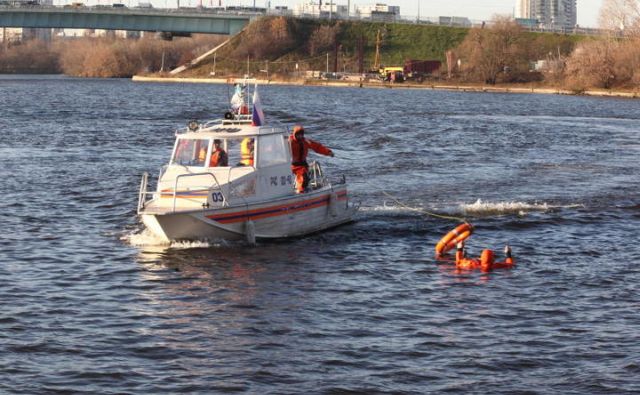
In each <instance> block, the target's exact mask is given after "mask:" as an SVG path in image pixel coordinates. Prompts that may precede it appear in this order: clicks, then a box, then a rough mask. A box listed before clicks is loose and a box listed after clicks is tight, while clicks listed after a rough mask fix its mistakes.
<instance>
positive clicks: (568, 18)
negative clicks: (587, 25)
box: [515, 0, 577, 29]
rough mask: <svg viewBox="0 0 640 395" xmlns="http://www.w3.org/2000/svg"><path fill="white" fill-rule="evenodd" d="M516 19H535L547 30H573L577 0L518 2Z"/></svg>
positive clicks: (529, 0) (526, 0)
mask: <svg viewBox="0 0 640 395" xmlns="http://www.w3.org/2000/svg"><path fill="white" fill-rule="evenodd" d="M515 17H516V18H520V19H535V20H537V21H538V24H539V25H540V26H542V27H546V28H564V29H573V27H574V26H575V25H576V21H577V13H576V0H516V14H515Z"/></svg>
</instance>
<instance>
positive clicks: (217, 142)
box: [209, 139, 229, 167]
mask: <svg viewBox="0 0 640 395" xmlns="http://www.w3.org/2000/svg"><path fill="white" fill-rule="evenodd" d="M226 166H229V156H228V155H227V144H226V141H225V140H223V139H214V140H213V147H212V148H211V157H210V158H209V167H226Z"/></svg>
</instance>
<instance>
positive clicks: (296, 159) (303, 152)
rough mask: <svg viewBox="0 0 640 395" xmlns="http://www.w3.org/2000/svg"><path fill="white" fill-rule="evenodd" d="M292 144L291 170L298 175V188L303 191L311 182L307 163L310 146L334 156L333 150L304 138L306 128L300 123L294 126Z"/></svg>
mask: <svg viewBox="0 0 640 395" xmlns="http://www.w3.org/2000/svg"><path fill="white" fill-rule="evenodd" d="M289 145H291V171H292V172H293V174H295V175H296V190H297V192H298V193H303V192H304V191H305V190H306V189H307V185H308V184H309V173H308V170H309V164H308V163H307V153H308V152H309V148H311V149H312V150H314V151H315V152H317V153H319V154H322V155H327V156H331V157H333V156H334V155H333V151H331V150H330V149H329V148H327V147H325V146H324V145H322V144H320V143H318V142H315V141H313V140H311V139H305V138H304V128H303V127H302V126H300V125H296V126H294V127H293V133H291V136H289Z"/></svg>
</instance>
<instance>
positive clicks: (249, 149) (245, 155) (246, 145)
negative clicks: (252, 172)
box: [240, 137, 254, 166]
mask: <svg viewBox="0 0 640 395" xmlns="http://www.w3.org/2000/svg"><path fill="white" fill-rule="evenodd" d="M253 148H254V143H253V139H252V138H250V137H247V138H244V139H243V140H242V142H241V143H240V165H242V166H253Z"/></svg>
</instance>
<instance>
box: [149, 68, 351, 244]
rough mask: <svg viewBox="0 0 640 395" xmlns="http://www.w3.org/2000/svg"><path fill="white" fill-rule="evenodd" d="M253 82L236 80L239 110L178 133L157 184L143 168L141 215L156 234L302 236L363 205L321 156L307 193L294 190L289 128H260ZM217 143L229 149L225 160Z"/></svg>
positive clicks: (170, 237)
mask: <svg viewBox="0 0 640 395" xmlns="http://www.w3.org/2000/svg"><path fill="white" fill-rule="evenodd" d="M248 82H249V81H248V80H244V82H243V83H242V84H241V85H238V86H237V92H236V95H234V99H233V100H235V106H234V107H235V110H234V111H230V112H228V113H227V114H225V119H221V120H216V121H209V122H206V123H203V124H199V123H197V122H190V123H189V126H188V127H187V128H186V129H184V130H179V131H177V132H176V141H175V144H174V148H173V153H172V155H171V159H170V161H169V164H168V165H165V166H163V167H162V169H161V171H160V175H159V177H158V182H157V187H156V188H155V190H153V191H148V190H147V188H148V184H149V175H148V173H144V174H143V176H142V182H141V185H140V193H139V199H138V214H139V215H140V217H141V218H142V221H143V222H144V224H145V225H146V227H147V228H148V229H149V230H150V231H151V232H152V233H154V234H155V235H156V236H158V237H159V238H161V239H163V240H165V241H174V240H204V239H206V240H216V239H227V240H233V239H246V240H247V241H249V242H251V243H253V242H255V240H256V239H273V238H285V237H296V236H303V235H306V234H309V233H314V232H319V231H322V230H325V229H329V228H332V227H335V226H338V225H341V224H345V223H347V222H350V221H352V220H353V215H354V214H355V212H356V211H357V208H358V207H357V205H354V204H352V203H351V202H350V197H349V194H348V191H347V184H346V182H345V177H344V176H342V177H339V178H338V181H337V182H332V181H330V179H329V178H328V177H327V176H326V175H325V174H324V172H323V169H322V167H321V166H320V164H319V163H317V162H311V163H310V165H309V176H310V183H309V187H308V190H307V192H305V193H296V192H295V188H294V187H295V185H294V184H295V176H294V175H293V174H292V172H291V148H290V146H289V143H288V140H287V139H288V135H289V133H288V131H287V130H286V129H284V128H278V127H270V126H264V125H261V126H256V124H258V125H259V124H260V123H261V122H256V114H260V115H261V110H260V109H259V108H258V106H259V102H258V101H256V98H257V92H256V91H255V89H254V91H253V101H252V102H251V103H249V100H248V98H249V97H250V93H251V92H250V86H249V85H248ZM238 93H239V94H238ZM233 100H232V104H234V103H233ZM259 118H260V116H258V119H259ZM262 118H264V117H263V116H262ZM251 143H253V150H250V146H251ZM218 147H219V148H218ZM220 149H222V150H224V152H225V153H226V155H224V154H223V155H222V156H226V157H225V158H222V160H221V158H220V156H221V155H220V152H219V151H220ZM216 162H217V163H216Z"/></svg>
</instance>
